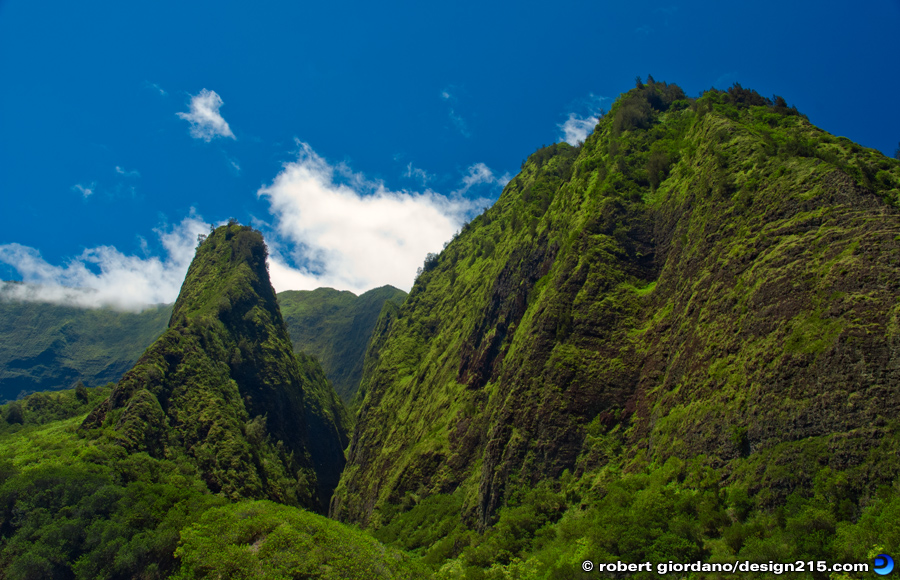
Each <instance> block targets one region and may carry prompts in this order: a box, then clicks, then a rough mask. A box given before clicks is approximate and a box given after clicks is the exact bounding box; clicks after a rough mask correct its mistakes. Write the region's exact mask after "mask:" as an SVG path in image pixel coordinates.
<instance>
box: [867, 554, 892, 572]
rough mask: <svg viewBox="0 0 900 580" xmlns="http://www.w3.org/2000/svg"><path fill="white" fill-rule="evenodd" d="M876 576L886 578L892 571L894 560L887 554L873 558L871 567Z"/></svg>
mask: <svg viewBox="0 0 900 580" xmlns="http://www.w3.org/2000/svg"><path fill="white" fill-rule="evenodd" d="M872 569H873V570H875V573H876V574H879V575H881V576H886V575H888V574H890V573H891V571H892V570H893V569H894V559H893V558H891V557H890V556H888V555H887V554H878V555H877V556H875V565H874V566H873V567H872Z"/></svg>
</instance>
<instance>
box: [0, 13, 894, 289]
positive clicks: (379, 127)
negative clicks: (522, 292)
mask: <svg viewBox="0 0 900 580" xmlns="http://www.w3.org/2000/svg"><path fill="white" fill-rule="evenodd" d="M898 25H900V2H898V1H897V0H890V1H887V0H881V1H878V0H872V1H867V2H859V3H845V2H832V3H823V2H786V3H781V4H778V3H775V4H773V3H756V4H755V5H752V6H751V5H748V4H738V3H728V4H727V5H726V3H721V2H691V3H677V2H657V3H654V2H644V3H639V4H638V3H633V2H624V1H620V2H567V3H547V2H540V3H537V2H489V3H480V2H479V3H476V2H455V3H442V4H441V5H436V4H435V3H427V2H402V3H401V2H392V3H362V2H335V3H327V4H326V3H321V2H317V3H312V2H290V3H288V2H265V3H256V4H254V5H252V6H251V5H250V4H248V3H236V2H215V3H213V2H191V3H181V2H179V3H174V2H166V1H157V2H152V3H150V2H140V3H137V2H91V3H71V2H52V1H51V2H27V1H25V0H0V220H2V227H0V278H2V279H6V280H22V279H25V280H27V281H31V282H38V283H42V284H45V285H64V286H65V285H67V286H84V287H88V288H92V289H93V291H92V294H90V295H89V296H88V297H82V298H81V299H78V300H81V302H79V303H83V304H85V305H92V304H98V303H106V304H114V305H118V306H121V307H129V306H133V304H134V303H136V302H142V301H149V302H157V301H172V300H174V298H175V294H176V293H177V290H178V286H179V285H180V282H181V278H182V277H183V274H184V269H185V268H186V266H187V263H188V262H189V260H190V256H191V254H192V249H193V243H194V241H195V240H196V233H197V232H198V231H202V230H204V229H206V230H208V229H209V226H210V224H217V223H221V222H222V221H224V220H227V219H228V218H231V217H234V218H236V219H238V220H239V221H241V222H242V223H251V224H253V225H254V226H256V227H258V228H259V229H261V230H262V231H263V232H264V234H266V237H267V240H268V242H269V244H270V249H271V253H272V256H273V262H272V275H273V282H274V283H275V286H276V289H278V290H285V289H288V288H313V287H316V286H320V285H328V286H334V287H340V288H345V289H350V290H353V291H356V292H359V291H363V290H365V289H368V288H371V287H374V286H378V285H381V284H385V283H391V284H393V285H395V286H399V287H403V288H408V287H409V285H410V284H411V282H412V279H413V276H414V274H415V268H416V266H417V265H420V264H421V262H422V259H423V258H424V256H425V254H426V253H427V252H430V251H437V250H439V249H440V248H441V245H442V243H443V241H444V240H446V239H447V238H448V237H449V236H450V235H452V233H453V232H454V231H455V230H456V229H458V228H459V226H460V224H461V223H463V221H464V220H465V219H468V218H470V217H471V216H472V215H473V214H474V213H475V212H477V211H479V210H480V209H481V208H483V207H484V206H485V205H488V204H490V203H491V202H492V201H493V200H494V199H496V197H497V195H499V192H500V190H501V188H502V185H503V183H505V181H506V180H508V179H509V177H510V176H511V175H513V174H515V172H516V171H517V170H518V168H519V165H520V164H521V162H522V160H523V159H524V158H525V157H527V156H528V155H529V154H530V153H532V152H533V151H534V150H535V149H537V148H538V147H540V146H541V145H548V144H550V143H553V142H556V141H559V140H561V139H563V138H565V136H566V135H565V133H564V128H565V123H566V121H567V120H570V119H571V122H570V125H569V127H575V126H578V121H580V120H584V119H590V118H592V117H593V116H594V115H596V114H597V112H598V110H599V109H600V108H601V107H603V106H608V105H609V103H610V102H611V100H612V99H614V98H615V97H616V96H617V95H618V94H619V93H621V92H624V91H626V90H628V89H629V88H631V87H632V86H633V85H634V78H635V76H637V75H642V76H646V75H647V74H648V73H651V74H652V75H653V76H654V77H655V78H656V80H665V81H667V82H674V83H677V84H678V85H680V86H681V87H682V88H683V89H684V90H685V91H686V92H687V93H688V94H689V95H691V96H696V95H697V94H698V93H699V92H700V91H701V90H704V89H707V88H709V87H710V86H716V87H718V88H726V87H727V86H729V85H730V84H732V83H733V82H734V81H738V82H740V83H741V84H742V85H743V86H745V87H750V88H754V89H756V90H757V91H759V92H760V93H762V94H763V95H767V96H768V95H772V94H775V93H777V94H780V95H783V96H784V97H785V98H786V99H787V101H788V103H790V104H794V105H796V106H797V107H798V108H799V109H800V111H802V112H803V113H805V114H806V115H808V116H809V118H810V120H811V121H812V122H813V123H815V124H817V125H818V126H820V127H822V128H823V129H825V130H827V131H829V132H831V133H834V134H836V135H842V136H846V137H849V138H850V139H853V140H854V141H857V142H859V143H861V144H862V145H865V146H867V147H873V148H876V149H880V150H881V151H883V152H885V153H886V154H888V155H893V153H894V150H895V149H896V148H897V146H898V140H900V112H898V107H897V106H896V105H895V98H894V96H895V95H897V94H898V93H900V79H898V74H897V73H898V69H897V65H896V53H897V42H896V36H897V33H896V31H897V29H898ZM583 125H584V124H583V123H582V126H583ZM570 138H571V137H570ZM75 294H77V293H75ZM61 296H63V298H61ZM72 296H73V293H72V292H56V293H47V294H45V297H49V298H54V299H67V300H75V301H76V302H78V300H76V299H73V298H72Z"/></svg>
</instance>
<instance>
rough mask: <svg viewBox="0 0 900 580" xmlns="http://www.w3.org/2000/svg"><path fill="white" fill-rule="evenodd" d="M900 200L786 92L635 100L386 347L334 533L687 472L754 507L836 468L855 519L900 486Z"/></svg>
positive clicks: (647, 90)
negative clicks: (444, 497) (535, 492)
mask: <svg viewBox="0 0 900 580" xmlns="http://www.w3.org/2000/svg"><path fill="white" fill-rule="evenodd" d="M898 199H900V164H898V162H897V161H895V160H891V159H888V158H886V157H884V156H883V155H881V154H880V153H878V152H875V151H872V150H867V149H864V148H862V147H859V146H858V145H856V144H853V143H851V142H850V141H848V140H846V139H843V138H835V137H833V136H831V135H829V134H827V133H825V132H824V131H821V130H819V129H817V128H816V127H814V126H812V125H811V124H810V123H809V122H808V120H807V119H806V118H805V117H803V116H802V115H800V114H799V113H797V111H796V110H795V109H791V108H788V107H787V106H786V104H785V103H784V102H783V100H782V99H780V98H776V99H775V100H774V101H769V100H767V99H764V98H762V97H760V96H759V95H758V94H756V93H754V92H753V91H748V90H745V89H742V88H741V87H740V86H738V85H736V86H735V87H732V89H731V90H729V91H728V92H719V91H710V92H708V93H706V94H705V95H704V96H703V97H702V98H700V99H698V100H696V101H695V100H691V99H687V98H685V96H684V94H683V92H682V91H681V90H680V89H679V88H678V87H677V86H675V85H667V84H665V83H655V82H649V83H648V84H647V85H642V86H640V87H638V88H636V89H633V90H632V91H630V92H629V93H627V94H625V95H623V96H622V97H621V98H620V99H619V100H618V101H617V102H616V103H615V105H614V106H613V107H612V109H611V110H610V112H609V113H608V114H607V115H606V116H605V117H604V118H602V119H601V121H600V123H599V124H598V126H597V128H596V130H595V131H594V133H593V135H592V136H591V137H589V138H588V139H587V141H586V142H585V143H584V145H583V146H580V147H577V148H573V147H570V146H568V145H566V144H558V145H554V146H552V147H548V148H545V149H542V150H539V151H538V152H537V153H535V154H534V155H532V156H531V157H530V158H529V159H528V160H527V161H526V162H525V163H524V164H523V167H522V172H521V173H520V174H519V175H518V176H517V177H516V178H514V179H513V180H512V181H511V182H510V183H509V184H508V185H507V187H506V188H505V190H504V192H503V194H502V195H501V197H500V199H499V200H498V202H497V203H496V204H495V205H494V206H493V207H492V208H490V209H489V210H487V211H486V212H485V213H484V214H483V215H481V216H479V217H478V218H476V219H475V220H473V221H472V222H471V223H470V224H468V226H467V227H466V228H464V229H463V231H462V232H461V233H460V235H459V236H458V237H457V238H455V239H454V240H453V241H452V242H451V243H450V244H449V246H448V247H447V248H446V249H445V250H444V251H443V252H442V253H441V254H440V255H439V256H438V257H437V258H435V259H433V260H429V261H427V262H426V264H425V266H424V271H423V273H422V274H421V276H420V277H419V279H418V280H417V282H416V284H415V286H414V288H413V289H412V291H411V292H410V295H409V297H408V299H407V300H406V302H405V303H404V304H403V305H402V306H401V307H400V308H399V310H398V311H397V312H396V314H395V315H393V316H392V317H390V320H385V324H387V325H388V326H389V328H387V329H386V330H385V331H384V332H382V333H380V334H379V333H378V332H376V335H377V336H376V337H373V343H374V342H375V341H376V340H378V341H379V344H380V346H379V349H378V356H377V360H373V361H372V364H371V366H370V368H368V369H367V370H366V373H365V375H364V377H363V380H362V383H361V387H360V392H361V394H362V396H363V397H364V399H363V402H362V406H361V408H360V413H359V417H358V421H357V426H356V429H355V431H354V434H353V438H352V442H351V446H350V450H349V457H348V465H347V468H346V470H345V473H344V476H343V477H342V480H341V484H340V486H339V488H338V490H337V491H336V493H335V496H334V498H333V500H332V507H331V511H332V514H333V516H335V517H337V518H339V519H342V520H346V521H354V522H359V523H361V524H364V525H369V526H371V527H372V528H375V529H377V528H379V527H382V526H386V525H388V524H392V522H396V521H399V520H398V519H397V518H398V514H401V513H403V512H404V511H405V510H409V509H411V508H412V512H410V513H416V511H417V509H419V510H422V511H421V513H423V514H424V513H426V512H427V510H436V509H438V508H437V507H435V506H444V507H441V508H440V509H441V510H444V511H442V512H441V513H443V514H444V515H443V516H442V517H445V518H446V517H449V518H451V519H452V517H451V516H450V515H448V514H451V512H454V511H455V513H456V514H457V516H456V517H457V518H459V517H460V516H461V517H462V520H461V521H462V522H463V523H464V524H465V525H467V526H469V527H473V528H477V529H480V530H485V529H487V528H488V527H489V526H491V525H492V524H494V523H495V522H497V514H498V510H501V508H503V506H505V505H508V502H509V500H510V498H516V497H519V496H518V494H519V492H523V493H524V492H525V490H529V489H542V488H541V487H540V486H541V485H542V483H541V482H545V483H546V482H554V481H557V482H558V481H562V480H559V478H561V477H563V478H569V479H566V481H571V478H572V477H574V478H575V480H576V483H570V484H566V485H568V486H569V487H565V486H563V488H562V490H561V491H559V493H562V494H563V495H562V497H563V498H565V497H567V496H566V494H568V493H574V492H573V491H572V490H574V489H576V488H577V489H594V488H593V487H592V486H601V487H600V489H601V490H602V489H606V488H607V486H609V485H612V483H611V482H614V481H616V478H617V477H619V476H618V475H615V474H617V473H621V471H620V470H624V472H625V473H638V472H641V470H645V469H659V468H661V466H663V465H669V463H667V461H670V460H671V461H676V462H677V461H690V462H692V463H690V465H689V466H688V467H683V468H677V469H675V468H672V469H668V471H666V474H668V475H665V476H662V475H661V476H659V477H660V479H661V480H663V481H669V479H666V478H671V477H675V476H674V475H671V474H672V473H676V472H677V473H679V475H677V477H678V479H677V481H676V483H677V482H681V481H685V478H687V481H692V482H712V485H714V486H717V487H718V486H730V487H729V489H732V490H741V491H740V493H743V494H745V495H743V496H740V497H745V498H746V497H749V498H750V501H751V503H752V504H753V505H755V506H757V507H758V508H759V509H767V508H772V507H774V506H780V505H784V502H785V501H786V498H787V497H788V496H789V495H790V494H791V493H794V492H796V493H802V494H807V495H803V497H812V494H813V487H814V484H815V485H818V483H816V482H825V481H829V482H831V481H832V479H830V477H831V476H830V475H828V476H826V475H823V474H826V473H835V474H838V475H839V477H838V476H836V477H838V479H839V480H840V482H841V483H839V484H835V483H828V485H837V486H838V487H839V488H840V489H841V490H842V491H840V493H839V494H838V496H839V497H840V498H843V499H841V501H844V500H846V501H848V502H850V503H849V504H847V505H850V506H853V507H852V508H847V509H849V510H850V512H844V513H843V515H841V514H838V516H835V517H838V519H840V518H847V517H850V516H848V515H847V514H848V513H851V512H852V513H857V514H858V513H859V512H858V511H854V510H860V509H862V508H863V507H864V506H866V505H867V504H871V502H872V501H874V498H875V493H876V490H877V489H878V487H879V486H880V485H889V484H890V483H891V482H892V481H894V480H895V478H896V477H897V475H898V474H900V460H898V459H897V457H898V455H897V453H896V451H897V449H898V448H900V445H898V430H897V427H898V424H897V420H896V417H897V413H898V411H900V395H898V389H897V386H898V384H900V342H898V340H900V339H898V333H900V322H898V320H900V319H898V316H900V307H898V298H900V211H898V209H897V203H898ZM385 425H390V428H385ZM679 465H682V464H679ZM684 465H687V464H684ZM654 477H655V476H654ZM579 481H580V482H581V483H578V482H579ZM601 482H604V483H602V484H601ZM554 485H561V484H559V483H556V484H554ZM691 485H697V486H698V487H697V488H696V489H697V490H698V491H697V492H696V493H697V494H700V493H701V492H702V490H706V489H709V488H708V486H709V485H710V484H709V483H702V485H701V484H700V483H696V484H691ZM822 485H825V484H824V483H823V484H822ZM535 486H537V487H535ZM573 486H574V487H573ZM579 486H581V487H579ZM626 487H627V486H626ZM822 489H824V488H822ZM567 490H568V491H567ZM820 491H821V490H820V489H819V488H816V493H817V494H818V493H819V492H820ZM548 493H549V492H548ZM579 493H580V492H579ZM592 493H594V495H593V496H592V497H593V498H594V499H593V500H592V501H594V500H597V501H599V500H598V499H597V498H602V497H603V492H602V491H596V492H592ZM692 493H694V492H692ZM703 493H705V492H703ZM729 493H731V492H729ZM441 494H452V496H448V497H452V498H454V499H453V500H448V501H447V502H443V503H441V501H436V502H430V500H425V498H428V497H429V496H436V495H441ZM734 494H738V491H734ZM734 494H732V495H730V496H728V497H730V498H733V497H738V496H739V494H738V495H734ZM691 497H701V496H700V495H695V496H691ZM713 497H714V498H717V497H718V496H716V495H715V494H714V495H713ZM798 497H799V496H798ZM817 497H819V496H817ZM541 501H543V500H541ZM553 501H562V502H563V505H565V502H566V501H567V500H565V499H562V500H553ZM697 501H700V500H697ZM704 501H705V500H704ZM715 501H719V499H715ZM722 501H725V500H722ZM728 501H731V500H728ZM734 501H737V500H734ZM741 501H743V500H741ZM798 501H799V500H798ZM542 505H545V504H542ZM735 505H737V504H734V503H731V504H723V506H725V507H728V509H730V510H734V509H737V508H735V507H734V506H735ZM741 505H743V504H741ZM748 505H749V504H748ZM447 506H451V507H447ZM454 506H455V507H454ZM729 506H730V507H729ZM725 507H723V508H722V512H721V513H722V514H724V513H725V511H726V510H725ZM510 509H512V508H510ZM741 509H743V508H741ZM554 510H555V511H554ZM551 511H553V513H556V514H557V515H556V516H554V517H555V518H557V519H558V518H559V517H560V516H559V514H560V513H561V512H559V511H558V510H557V509H556V508H553V510H551ZM739 512H740V510H739ZM428 513H433V512H428ZM510 513H511V512H510ZM567 513H568V512H567ZM729 513H738V512H734V511H732V512H729ZM740 513H745V512H740ZM832 516H834V514H832ZM404 517H405V516H404ZM418 517H419V518H420V519H418V520H416V519H415V518H414V517H413V516H410V518H411V519H410V521H422V520H421V517H422V516H418ZM548 517H549V516H548ZM572 517H573V518H577V517H579V516H577V515H572ZM697 517H698V518H699V516H697ZM726 519H727V518H726ZM448 521H449V520H448ZM664 521H665V520H664ZM668 521H671V518H669V520H668ZM541 522H543V523H540V524H535V525H536V526H537V527H540V526H541V525H544V524H546V520H541ZM501 523H502V521H501ZM737 524H740V522H737ZM737 524H735V525H737ZM392 525H393V524H392ZM510 525H511V526H513V527H515V526H516V524H515V523H512V524H510ZM720 525H721V526H722V527H721V528H719V527H717V526H720ZM829 525H831V524H829ZM704 526H707V528H704V529H710V530H717V529H718V531H712V532H703V533H702V534H699V535H698V536H696V537H694V536H692V538H694V539H686V537H685V536H684V535H679V532H678V531H677V530H676V531H675V532H672V534H673V535H672V538H675V539H674V540H673V539H672V538H669V539H668V540H667V541H676V540H677V541H678V542H683V541H688V542H689V543H691V545H692V546H695V548H691V549H692V550H694V549H696V550H699V552H696V554H697V555H698V556H700V555H703V554H702V552H703V551H704V550H707V548H708V546H707V547H704V544H703V541H702V540H701V539H696V538H698V537H699V538H702V537H704V536H703V534H707V533H708V534H713V535H712V536H711V537H719V536H717V535H716V534H724V533H725V532H724V531H723V529H724V526H725V524H724V523H722V524H717V523H714V522H707V523H705V524H704ZM709 526H711V527H709ZM452 527H453V524H450V526H449V528H448V529H452ZM520 527H521V526H520ZM535 529H536V528H535ZM831 529H832V530H833V529H834V528H833V527H832V528H831ZM462 537H463V536H459V538H462ZM466 537H468V536H466ZM544 537H546V536H544ZM459 538H457V540H458V539H459ZM656 539H658V538H651V539H650V540H649V542H650V543H652V542H653V541H655V540H656ZM664 539H665V538H664ZM572 541H573V539H572V538H569V542H570V543H572ZM598 541H599V540H598ZM660 541H662V540H660ZM717 541H718V540H717ZM457 543H459V542H457ZM650 543H648V544H647V546H645V549H649V546H650ZM723 545H724V544H723ZM696 546H699V547H696ZM735 546H736V547H732V548H727V549H726V548H722V550H723V552H722V553H726V552H727V550H732V552H730V553H737V551H738V550H739V549H741V544H740V542H738V543H736V544H735ZM441 549H446V550H449V551H450V552H452V551H453V550H456V553H458V550H459V547H458V546H457V547H456V548H449V547H447V548H441ZM518 549H521V544H520V545H519V548H518ZM623 552H624V548H621V550H620V551H619V552H618V553H619V554H621V553H623ZM606 553H608V554H610V555H611V556H613V555H615V552H611V551H609V552H606ZM672 553H680V552H678V551H677V550H675V551H672V550H669V551H665V550H662V551H660V552H659V554H672ZM683 553H685V554H695V552H690V551H688V552H683ZM634 554H638V552H634ZM708 554H709V552H706V555H708ZM640 555H641V556H643V557H646V556H647V552H640ZM472 557H473V558H474V556H472ZM508 557H509V555H507V558H508ZM471 561H474V560H471Z"/></svg>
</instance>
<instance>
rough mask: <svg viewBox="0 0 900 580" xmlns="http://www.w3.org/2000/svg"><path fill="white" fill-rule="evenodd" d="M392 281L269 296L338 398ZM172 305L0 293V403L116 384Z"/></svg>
mask: <svg viewBox="0 0 900 580" xmlns="http://www.w3.org/2000/svg"><path fill="white" fill-rule="evenodd" d="M405 296H406V293H405V292H403V291H402V290H398V289H396V288H393V287H392V286H384V287H382V288H376V289H374V290H370V291H368V292H365V293H363V294H361V295H360V296H358V297H357V296H355V295H354V294H352V293H350V292H346V291H345V292H339V291H337V290H332V289H331V288H320V289H318V290H312V291H286V292H282V293H280V294H278V295H277V298H278V301H279V304H280V305H281V308H282V312H283V314H284V318H285V322H286V323H287V325H288V332H289V333H290V335H291V341H292V343H293V344H294V351H295V352H305V353H306V354H309V355H312V356H315V357H316V358H317V359H318V360H319V362H320V363H321V365H322V368H323V369H324V370H325V374H326V376H327V377H328V379H329V380H330V381H331V382H332V384H333V385H334V386H335V389H336V390H337V391H338V393H339V394H340V395H341V397H342V398H343V399H344V401H345V402H347V403H349V402H350V400H351V399H352V398H353V394H354V393H355V392H356V389H357V388H358V386H359V381H360V378H361V375H362V366H363V359H364V355H365V349H366V345H367V344H368V340H369V336H370V335H371V333H372V328H373V327H374V325H375V321H376V320H377V318H378V315H379V313H380V312H381V308H382V307H383V305H384V302H385V301H386V300H392V301H396V302H398V303H399V302H402V300H403V298H405ZM173 306H174V305H173V304H163V305H159V306H154V307H150V308H147V309H145V310H143V311H141V312H140V313H132V312H121V311H117V310H114V309H110V308H97V309H89V308H79V307H75V306H64V305H59V304H52V303H47V302H29V301H21V300H14V299H6V298H3V297H2V295H0V402H3V401H7V400H13V399H16V398H18V397H19V396H20V395H21V394H26V393H31V392H35V391H50V390H59V389H68V388H72V387H73V386H74V385H75V384H76V383H77V382H79V381H81V382H83V383H85V384H87V385H90V386H96V385H105V384H106V383H109V382H116V381H118V380H119V379H120V378H121V377H122V375H123V374H124V373H125V371H127V370H128V369H129V368H131V366H132V365H133V364H134V362H135V361H136V360H137V359H138V357H139V356H140V354H141V353H142V352H143V350H144V349H145V348H147V346H149V345H150V343H152V342H153V341H154V340H155V339H156V338H157V337H158V336H159V335H160V334H162V333H163V331H164V330H165V329H166V326H167V325H168V322H169V318H170V317H171V315H172V307H173Z"/></svg>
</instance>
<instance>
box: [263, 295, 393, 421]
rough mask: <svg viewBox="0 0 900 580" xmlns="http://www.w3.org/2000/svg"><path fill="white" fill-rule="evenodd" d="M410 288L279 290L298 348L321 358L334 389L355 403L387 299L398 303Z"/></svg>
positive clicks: (279, 299) (292, 339) (286, 317)
mask: <svg viewBox="0 0 900 580" xmlns="http://www.w3.org/2000/svg"><path fill="white" fill-rule="evenodd" d="M404 298H406V292H404V291H402V290H398V289H397V288H394V287H393V286H382V287H381V288H375V289H374V290H369V291H368V292H365V293H363V294H360V295H359V296H356V295H355V294H353V293H352V292H347V291H343V292H341V291H338V290H334V289H332V288H318V289H316V290H288V291H286V292H281V293H280V294H278V306H279V307H280V308H281V313H282V315H284V322H285V323H286V324H287V327H288V332H290V334H291V341H292V342H293V344H294V351H295V352H303V353H305V354H307V355H312V356H314V357H316V358H317V359H319V362H320V363H321V364H322V368H323V369H325V375H326V376H327V377H328V379H329V380H330V381H331V384H332V385H334V389H335V391H337V393H338V395H340V396H341V398H342V399H343V400H344V402H345V403H350V401H351V400H352V399H353V396H354V395H355V394H356V390H357V389H358V388H359V381H360V379H361V378H362V369H363V359H364V356H365V352H366V346H367V345H368V343H369V337H371V336H372V329H373V328H374V327H375V322H376V321H377V320H378V315H379V313H380V312H381V309H382V308H383V307H384V304H385V303H386V302H392V303H395V304H397V305H399V304H400V303H402V302H403V299H404Z"/></svg>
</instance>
